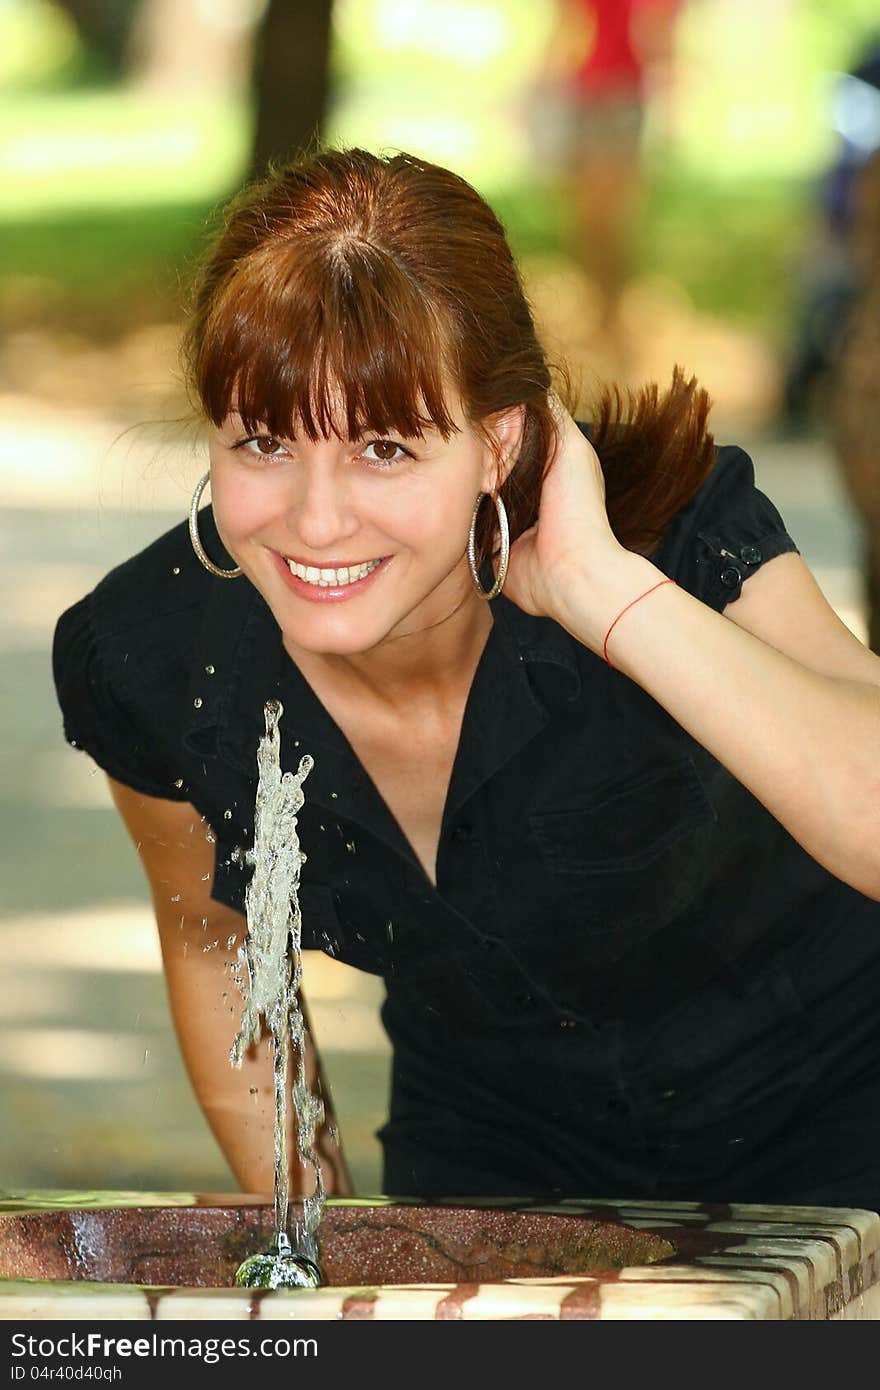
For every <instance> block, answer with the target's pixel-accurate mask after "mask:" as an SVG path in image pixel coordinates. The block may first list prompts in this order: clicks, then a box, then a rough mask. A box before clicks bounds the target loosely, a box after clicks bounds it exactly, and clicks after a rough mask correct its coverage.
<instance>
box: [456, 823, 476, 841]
mask: <svg viewBox="0 0 880 1390" xmlns="http://www.w3.org/2000/svg"><path fill="white" fill-rule="evenodd" d="M473 833H474V832H473V829H472V827H471V826H469V825H457V826H456V827H455V829H454V830H453V832H452V835H451V836H450V839H452V840H455V842H456V843H457V844H462V843H463V842H464V841H465V840H469V839H470V838H471V836H472V835H473Z"/></svg>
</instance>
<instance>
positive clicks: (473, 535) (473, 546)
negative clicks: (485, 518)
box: [468, 492, 510, 599]
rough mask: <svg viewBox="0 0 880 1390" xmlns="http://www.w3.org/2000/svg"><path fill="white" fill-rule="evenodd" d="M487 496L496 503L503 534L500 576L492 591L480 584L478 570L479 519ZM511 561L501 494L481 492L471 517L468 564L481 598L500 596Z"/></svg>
mask: <svg viewBox="0 0 880 1390" xmlns="http://www.w3.org/2000/svg"><path fill="white" fill-rule="evenodd" d="M487 496H488V497H491V498H492V501H493V502H494V503H495V510H496V512H497V513H498V529H499V531H500V532H501V555H500V557H499V560H498V575H497V578H496V580H495V583H494V584H493V585H492V587H491V589H484V588H483V585H482V584H481V582H480V575H479V571H478V570H477V517H478V516H479V512H480V503H481V502H482V500H483V498H484V497H487ZM509 559H510V527H509V526H508V524H507V508H506V507H505V505H504V503H503V501H502V500H501V494H500V493H494V494H493V493H485V492H480V493H478V494H477V500H476V502H475V503H474V510H473V514H472V516H471V528H470V530H469V531H468V564H469V565H470V567H471V579H473V581H474V587H475V588H476V591H477V593H478V594H479V595H480V598H485V599H490V598H496V597H497V596H498V594H500V593H501V590H502V588H503V587H504V581H505V579H506V578H507V562H508V560H509Z"/></svg>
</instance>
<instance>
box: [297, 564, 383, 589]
mask: <svg viewBox="0 0 880 1390" xmlns="http://www.w3.org/2000/svg"><path fill="white" fill-rule="evenodd" d="M381 563H382V561H381V560H368V561H367V562H366V564H363V565H340V567H339V569H318V568H317V566H315V565H298V564H297V563H296V561H295V560H288V561H287V565H288V568H289V570H290V573H291V574H295V575H296V577H297V579H304V580H305V582H306V583H307V584H314V585H316V587H317V588H319V589H331V588H332V589H338V588H340V587H341V586H342V585H345V584H356V583H357V581H358V580H359V579H364V578H365V577H366V576H367V575H368V574H371V573H372V572H373V570H374V569H375V568H376V566H377V565H380V564H381Z"/></svg>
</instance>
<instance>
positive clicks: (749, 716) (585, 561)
mask: <svg viewBox="0 0 880 1390" xmlns="http://www.w3.org/2000/svg"><path fill="white" fill-rule="evenodd" d="M663 578H664V576H663V575H662V574H661V573H660V571H659V570H658V569H657V567H656V566H655V565H653V564H652V563H651V562H650V560H648V559H646V558H645V557H644V556H642V555H636V554H634V553H633V552H632V551H629V550H626V549H625V548H624V547H623V546H621V545H620V544H619V543H618V542H617V540H616V539H615V537H614V535H613V533H612V531H611V529H610V526H609V524H608V517H607V513H606V512H605V506H604V484H603V480H602V473H601V468H600V466H599V462H598V459H597V458H596V455H595V452H594V451H593V449H592V448H591V447H590V445H589V444H588V443H587V441H586V440H585V439H584V438H583V436H582V435H581V433H580V431H579V430H578V429H577V426H576V425H575V424H574V423H573V422H572V421H568V422H564V421H563V423H562V429H561V440H560V448H559V451H558V452H557V456H556V459H555V461H554V463H553V467H552V468H551V470H550V471H549V473H548V475H547V480H546V481H545V484H544V490H543V492H542V495H541V512H540V517H539V522H538V525H537V527H533V528H532V530H531V531H529V532H526V534H525V535H524V536H522V537H521V538H520V539H519V540H518V541H517V543H516V545H515V546H514V547H513V550H512V552H511V564H510V571H509V575H508V586H509V590H511V596H512V597H513V598H514V600H515V602H517V603H519V604H520V605H521V606H522V607H523V608H525V609H526V611H528V612H532V613H540V614H545V615H546V616H549V617H552V618H555V619H556V621H557V622H559V623H561V624H562V625H563V626H564V627H565V628H566V629H567V630H568V631H569V632H570V633H571V634H572V636H574V637H575V638H577V639H578V641H580V642H583V643H584V645H585V646H588V647H590V648H591V650H592V651H594V652H596V653H597V654H598V655H600V656H601V655H602V649H603V643H604V639H605V634H606V633H607V631H608V629H609V627H610V625H611V623H612V622H613V621H614V619H615V618H616V617H617V616H618V614H619V613H621V611H622V609H624V608H625V607H626V605H627V604H629V603H631V602H632V600H633V599H635V598H637V597H638V596H639V595H640V594H643V593H644V592H645V591H646V590H647V589H649V588H651V587H652V585H654V584H657V583H658V582H659V581H660V580H662V579H663ZM511 581H513V582H512V585H511ZM608 657H609V660H610V661H611V662H612V663H613V665H614V666H616V667H617V668H618V670H621V671H623V672H625V674H626V675H627V676H629V677H631V678H632V679H633V680H634V681H637V682H638V684H639V685H641V686H642V687H643V688H644V689H645V690H646V691H647V692H648V693H649V694H650V695H652V696H653V697H654V699H655V700H657V702H658V703H659V704H661V705H663V707H664V708H665V709H666V710H668V711H669V713H670V714H671V715H672V716H673V718H674V719H676V720H677V721H678V723H679V724H681V726H682V727H683V728H684V729H686V730H687V731H688V732H689V733H690V734H692V735H693V737H694V738H695V739H697V740H698V742H699V743H701V744H702V745H703V746H704V747H705V748H707V749H708V750H709V752H710V753H712V754H714V756H715V757H716V758H717V759H718V760H719V762H721V763H723V764H724V766H725V767H726V768H727V769H728V770H729V771H730V772H731V773H732V774H733V776H734V777H736V778H737V779H738V780H739V781H740V782H742V783H743V785H744V786H746V787H748V789H749V790H750V791H751V792H752V793H753V794H754V795H755V796H756V797H757V798H758V800H759V801H761V802H763V804H764V805H765V806H766V807H767V809H768V810H769V811H770V812H772V814H773V815H774V816H775V817H776V818H777V820H779V821H780V822H781V823H782V824H783V825H784V826H785V828H786V829H787V830H788V831H789V832H790V834H791V835H792V836H793V837H794V838H795V839H796V840H797V841H798V842H799V843H800V844H801V845H802V846H803V847H804V849H805V850H806V851H807V852H808V853H809V854H811V855H812V856H813V858H814V859H816V860H818V862H819V863H820V864H823V865H824V866H825V867H826V868H827V869H829V870H830V872H831V873H833V874H835V875H836V876H837V877H838V878H840V879H842V880H843V881H844V882H845V883H849V884H850V885H851V886H852V887H853V888H856V889H858V890H859V891H860V892H862V893H865V894H866V895H867V896H868V897H871V898H876V899H878V900H880V658H878V657H877V656H875V655H874V654H873V653H872V652H870V651H868V650H867V649H866V648H865V647H863V646H862V644H861V643H860V642H859V641H858V640H857V639H856V638H855V637H854V636H853V635H852V633H850V632H849V630H848V629H847V628H846V627H845V626H844V624H843V623H842V622H841V621H840V620H839V619H838V617H837V615H836V614H835V612H834V610H833V609H832V608H831V606H830V605H829V604H828V602H827V600H826V599H825V597H824V596H823V594H822V592H821V590H820V589H819V587H818V585H817V584H816V582H815V580H814V579H813V576H812V575H811V574H810V571H809V570H808V569H807V566H806V565H805V564H804V563H803V561H802V560H801V559H800V557H799V556H797V555H792V554H788V555H779V556H777V557H776V558H775V559H773V560H769V561H768V562H767V563H766V564H765V565H764V566H762V568H761V569H760V570H759V571H757V572H756V573H755V574H753V575H752V576H751V577H750V578H748V579H747V580H746V583H745V584H744V586H743V592H742V595H741V597H740V598H739V599H737V600H736V601H735V602H733V603H731V604H729V605H728V607H727V608H726V609H725V611H724V613H723V614H721V613H717V612H715V610H714V609H712V608H709V607H708V606H707V605H706V604H704V603H701V602H700V600H699V599H697V598H694V597H693V595H691V594H688V593H687V592H685V590H683V589H680V588H678V587H677V586H675V585H673V584H665V585H664V586H663V587H662V588H659V589H657V591H656V592H655V593H652V594H651V595H650V596H649V597H646V598H644V599H642V600H641V601H640V602H638V603H636V604H635V605H634V607H632V608H631V609H629V611H628V612H627V613H626V614H625V615H624V616H623V617H622V618H621V619H620V622H618V623H617V625H616V626H615V628H614V632H613V633H612V635H611V638H610V640H609V644H608Z"/></svg>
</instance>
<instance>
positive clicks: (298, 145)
mask: <svg viewBox="0 0 880 1390" xmlns="http://www.w3.org/2000/svg"><path fill="white" fill-rule="evenodd" d="M332 17H333V0H269V5H268V7H267V9H266V14H265V17H264V19H263V22H262V24H261V25H260V28H259V31H258V33H257V37H256V45H255V50H254V66H253V84H254V97H255V102H256V126H255V130H254V143H253V155H252V159H251V176H252V177H255V178H256V177H260V176H262V175H263V174H264V173H265V172H266V166H267V165H268V163H269V161H270V160H283V159H284V158H285V157H286V156H288V155H293V154H295V153H296V152H297V151H298V150H300V149H302V148H303V147H304V146H308V145H312V144H314V143H315V141H316V140H317V139H318V138H319V137H320V135H321V131H322V128H323V124H324V120H325V117H326V114H327V106H328V102H329V96H330V77H329V65H330V34H331V27H332Z"/></svg>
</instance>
